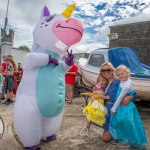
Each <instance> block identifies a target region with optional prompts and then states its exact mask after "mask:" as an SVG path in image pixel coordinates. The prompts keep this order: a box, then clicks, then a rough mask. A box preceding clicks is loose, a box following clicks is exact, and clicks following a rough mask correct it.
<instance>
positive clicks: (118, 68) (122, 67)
mask: <svg viewBox="0 0 150 150" xmlns="http://www.w3.org/2000/svg"><path fill="white" fill-rule="evenodd" d="M119 70H123V71H125V72H127V73H128V75H129V76H130V73H131V71H130V69H129V68H128V67H127V66H125V65H120V66H118V67H117V68H116V70H115V74H116V73H117V71H119Z"/></svg>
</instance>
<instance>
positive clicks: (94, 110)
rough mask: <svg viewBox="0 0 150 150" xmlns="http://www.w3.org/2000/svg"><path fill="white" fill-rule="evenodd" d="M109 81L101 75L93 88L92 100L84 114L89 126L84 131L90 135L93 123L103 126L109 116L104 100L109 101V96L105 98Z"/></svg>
mask: <svg viewBox="0 0 150 150" xmlns="http://www.w3.org/2000/svg"><path fill="white" fill-rule="evenodd" d="M106 84H107V80H106V79H105V78H104V77H103V76H102V75H101V74H100V75H99V77H98V78H97V82H96V86H95V87H94V88H93V93H92V96H91V100H90V101H89V103H88V105H87V106H86V107H85V108H84V109H83V114H84V115H85V116H86V118H87V124H86V127H85V128H84V131H85V132H86V133H87V135H89V129H90V125H91V122H92V123H94V124H96V125H98V126H101V127H102V126H103V124H104V123H105V115H107V109H106V107H105V106H104V99H109V98H110V97H109V96H105V94H104V91H105V88H106Z"/></svg>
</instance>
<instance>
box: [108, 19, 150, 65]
mask: <svg viewBox="0 0 150 150" xmlns="http://www.w3.org/2000/svg"><path fill="white" fill-rule="evenodd" d="M111 33H117V34H118V39H115V40H111V39H110V41H109V47H110V48H113V47H130V48H134V49H135V50H136V51H137V52H138V55H139V57H140V60H141V62H143V63H144V64H147V65H150V21H146V22H138V23H131V24H123V25H117V26H110V34H111Z"/></svg>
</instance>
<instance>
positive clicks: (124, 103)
mask: <svg viewBox="0 0 150 150" xmlns="http://www.w3.org/2000/svg"><path fill="white" fill-rule="evenodd" d="M132 99H133V96H125V97H124V99H123V100H122V102H121V104H122V105H125V106H126V105H128V104H129V102H130V101H131V100H132Z"/></svg>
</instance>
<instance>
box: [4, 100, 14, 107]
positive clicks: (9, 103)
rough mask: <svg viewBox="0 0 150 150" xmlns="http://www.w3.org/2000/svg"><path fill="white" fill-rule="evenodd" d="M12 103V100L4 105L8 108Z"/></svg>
mask: <svg viewBox="0 0 150 150" xmlns="http://www.w3.org/2000/svg"><path fill="white" fill-rule="evenodd" d="M12 103H13V101H12V100H9V101H8V102H7V103H5V105H6V106H8V105H9V104H12Z"/></svg>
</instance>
